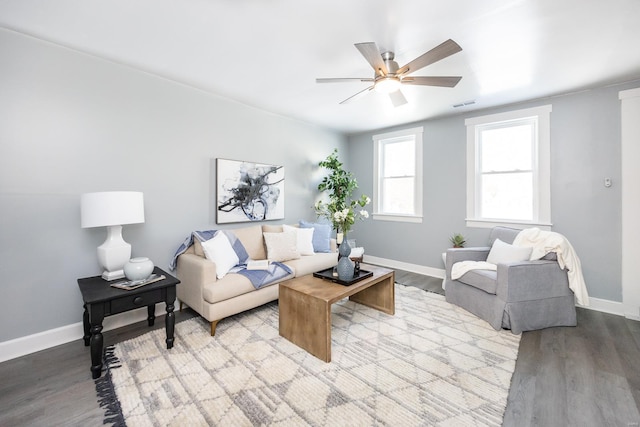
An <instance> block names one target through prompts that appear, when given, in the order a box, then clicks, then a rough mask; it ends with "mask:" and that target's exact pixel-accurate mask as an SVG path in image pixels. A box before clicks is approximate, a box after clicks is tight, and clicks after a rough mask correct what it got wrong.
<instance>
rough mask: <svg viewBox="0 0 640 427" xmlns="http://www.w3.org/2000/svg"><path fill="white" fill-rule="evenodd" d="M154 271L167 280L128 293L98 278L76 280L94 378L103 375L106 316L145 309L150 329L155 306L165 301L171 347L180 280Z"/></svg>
mask: <svg viewBox="0 0 640 427" xmlns="http://www.w3.org/2000/svg"><path fill="white" fill-rule="evenodd" d="M153 272H154V273H155V274H164V276H165V277H166V279H163V280H160V281H159V282H155V283H151V284H149V285H145V286H141V287H139V288H137V289H133V290H130V291H127V290H123V289H118V288H113V287H111V286H110V283H113V282H108V281H106V280H104V279H103V278H102V277H101V276H95V277H85V278H83V279H78V286H79V287H80V292H81V293H82V300H83V302H84V315H83V319H82V320H83V324H84V345H85V346H89V345H91V373H92V376H93V378H94V379H96V378H100V375H102V346H103V337H102V321H103V320H104V318H105V317H106V316H111V315H112V314H118V313H122V312H125V311H129V310H133V309H136V308H140V307H144V306H146V307H147V314H148V317H147V321H148V322H149V326H153V323H154V321H155V319H156V316H155V310H156V303H159V302H163V301H164V302H165V303H166V304H167V315H166V317H165V327H166V329H167V340H166V342H167V349H170V348H172V347H173V329H174V326H175V322H176V319H175V314H174V313H173V309H174V305H173V303H174V302H175V300H176V285H177V284H178V283H180V281H179V280H178V279H176V278H175V277H173V276H171V275H170V274H168V273H166V272H165V271H163V270H161V269H160V268H158V267H156V268H155V269H154V270H153Z"/></svg>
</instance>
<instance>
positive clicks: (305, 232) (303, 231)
mask: <svg viewBox="0 0 640 427" xmlns="http://www.w3.org/2000/svg"><path fill="white" fill-rule="evenodd" d="M282 229H283V230H284V232H286V233H289V232H291V233H296V236H297V239H296V244H297V245H298V252H300V255H313V254H314V252H313V230H314V229H313V227H312V228H298V227H292V226H290V225H286V224H284V225H283V226H282Z"/></svg>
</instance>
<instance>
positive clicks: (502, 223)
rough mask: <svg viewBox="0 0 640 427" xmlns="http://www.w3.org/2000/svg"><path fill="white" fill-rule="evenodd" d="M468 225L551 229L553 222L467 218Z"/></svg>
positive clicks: (475, 226) (472, 226)
mask: <svg viewBox="0 0 640 427" xmlns="http://www.w3.org/2000/svg"><path fill="white" fill-rule="evenodd" d="M466 222H467V227H469V228H493V227H512V228H520V229H522V228H531V227H538V228H540V229H541V230H546V231H549V230H551V226H552V225H553V224H551V223H549V222H533V221H509V220H491V219H476V218H467V219H466Z"/></svg>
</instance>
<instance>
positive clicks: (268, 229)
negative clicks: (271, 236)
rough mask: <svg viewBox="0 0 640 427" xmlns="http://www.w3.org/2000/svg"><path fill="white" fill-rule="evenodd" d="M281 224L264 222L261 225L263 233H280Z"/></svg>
mask: <svg viewBox="0 0 640 427" xmlns="http://www.w3.org/2000/svg"><path fill="white" fill-rule="evenodd" d="M282 227H283V226H282V225H271V224H265V225H263V226H262V232H263V233H282V231H283V229H282Z"/></svg>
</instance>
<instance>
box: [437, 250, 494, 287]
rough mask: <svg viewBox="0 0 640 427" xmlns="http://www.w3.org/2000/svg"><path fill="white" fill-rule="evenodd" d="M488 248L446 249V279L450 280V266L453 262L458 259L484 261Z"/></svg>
mask: <svg viewBox="0 0 640 427" xmlns="http://www.w3.org/2000/svg"><path fill="white" fill-rule="evenodd" d="M490 249H491V248H487V247H477V248H450V249H447V257H446V262H445V269H446V273H447V274H446V276H447V279H449V280H451V268H452V267H453V264H455V263H456V262H460V261H486V260H487V257H488V256H489V250H490Z"/></svg>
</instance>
